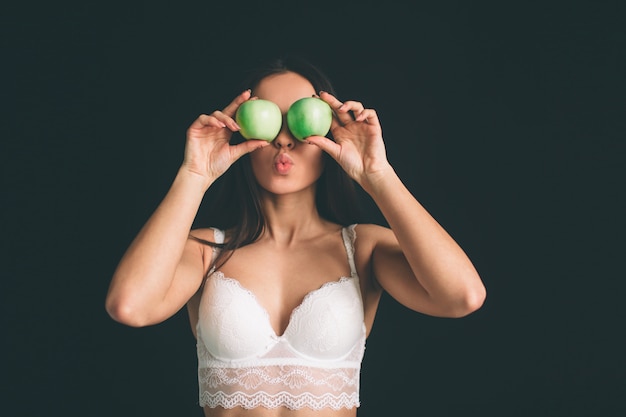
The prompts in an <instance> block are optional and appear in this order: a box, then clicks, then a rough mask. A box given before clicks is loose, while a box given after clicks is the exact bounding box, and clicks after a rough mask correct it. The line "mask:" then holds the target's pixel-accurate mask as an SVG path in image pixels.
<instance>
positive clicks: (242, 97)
mask: <svg viewBox="0 0 626 417" xmlns="http://www.w3.org/2000/svg"><path fill="white" fill-rule="evenodd" d="M251 94H252V90H250V89H248V90H245V91H244V92H242V93H241V94H239V95H238V96H237V97H235V99H234V100H233V101H231V102H230V104H229V105H228V106H226V107H224V110H222V113H224V114H225V115H226V116H228V117H230V118H233V117H235V113H236V112H237V109H238V108H239V106H241V104H242V103H243V102H245V101H247V100H248V99H249V98H250V95H251Z"/></svg>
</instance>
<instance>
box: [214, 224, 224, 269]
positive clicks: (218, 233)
mask: <svg viewBox="0 0 626 417" xmlns="http://www.w3.org/2000/svg"><path fill="white" fill-rule="evenodd" d="M211 229H213V240H214V241H215V243H218V244H221V243H224V231H223V230H221V229H217V228H215V227H212V228H211ZM219 253H220V248H217V247H213V254H212V257H213V258H212V259H211V261H212V262H215V259H216V258H217V255H218V254H219Z"/></svg>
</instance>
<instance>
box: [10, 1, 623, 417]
mask: <svg viewBox="0 0 626 417" xmlns="http://www.w3.org/2000/svg"><path fill="white" fill-rule="evenodd" d="M227 3H228V4H217V3H216V2H212V1H203V2H158V1H157V2H128V3H126V4H123V3H120V4H114V3H111V2H90V1H82V2H78V1H66V2H41V1H40V2H21V3H19V4H14V5H9V4H7V5H4V6H1V7H2V13H1V15H0V19H2V21H1V25H0V26H1V29H0V30H1V31H2V39H1V42H2V49H3V52H2V65H1V71H2V73H3V76H2V92H1V96H2V106H3V112H2V113H3V117H2V119H3V121H2V127H1V128H2V131H1V140H0V142H1V144H2V145H1V146H2V149H1V154H0V155H1V158H2V208H3V216H2V245H3V246H2V257H3V260H2V268H1V269H0V270H1V271H2V279H1V280H0V302H1V304H0V305H1V308H2V311H1V314H0V317H1V319H2V332H1V333H2V339H1V340H2V346H3V352H4V353H3V354H2V357H3V363H4V364H3V366H2V371H1V372H0V375H2V377H1V378H2V381H1V383H2V386H1V387H0V397H1V399H2V400H1V401H0V407H1V408H2V410H6V411H0V413H1V414H3V415H7V416H9V415H10V416H13V415H15V416H41V415H46V416H80V415H89V416H113V415H115V416H200V415H201V409H200V408H199V407H198V405H197V381H196V368H195V367H196V358H195V341H194V339H193V336H192V334H191V331H190V329H189V325H188V320H187V317H186V315H185V312H184V311H181V312H180V313H179V314H177V315H176V316H174V317H173V318H172V319H170V320H168V321H166V322H165V323H162V324H160V325H157V326H152V327H149V328H143V329H132V328H128V327H125V326H122V325H120V324H118V323H115V322H114V321H112V320H111V319H110V318H109V317H108V316H107V314H106V312H105V310H104V297H105V293H106V290H107V287H108V283H109V279H110V277H111V274H112V272H113V270H114V268H115V265H116V263H117V261H118V260H119V258H120V256H121V255H122V253H123V251H124V250H125V248H126V246H127V245H128V244H129V242H130V240H131V239H132V237H133V236H134V235H135V234H136V233H137V231H138V229H139V228H140V227H141V225H142V224H143V222H144V221H145V220H146V219H147V217H148V216H149V215H150V213H151V212H152V210H153V209H154V208H155V207H156V205H157V204H158V202H159V201H160V199H161V198H162V197H163V195H164V193H165V192H166V190H167V188H168V187H169V185H170V181H171V180H172V179H173V177H174V174H175V172H176V169H177V167H178V165H179V164H180V162H181V160H182V150H183V146H184V135H185V130H186V128H187V126H188V125H189V124H190V123H191V122H192V121H193V120H194V119H195V117H196V116H197V115H198V114H200V113H205V112H206V113H208V112H211V111H213V110H214V109H217V108H221V107H223V106H224V105H225V104H227V103H228V102H229V101H230V100H231V99H232V98H233V97H234V96H235V95H236V94H237V93H238V91H235V86H236V85H237V83H238V82H239V80H240V79H241V71H242V70H243V69H245V68H246V66H247V65H249V63H250V62H252V61H254V60H255V59H256V58H260V57H266V56H274V55H278V54H282V53H284V52H298V53H302V54H305V55H308V56H309V57H310V58H311V59H313V60H315V61H317V62H319V63H320V65H321V67H322V68H323V69H325V70H326V72H327V73H328V74H329V75H330V77H331V78H332V79H333V80H334V83H335V85H336V87H337V90H338V95H339V96H340V98H342V99H348V98H349V99H357V100H360V101H362V102H363V103H364V104H365V105H366V107H373V108H375V109H376V110H377V111H378V113H379V116H380V119H381V122H382V124H383V134H384V137H385V140H386V144H387V150H388V157H389V159H390V161H391V162H392V164H393V165H394V167H395V168H396V170H397V171H398V173H399V174H400V175H401V177H402V178H403V179H404V181H405V183H406V185H407V186H408V187H409V188H410V189H411V191H412V192H413V193H414V194H415V195H416V196H417V198H418V199H419V200H420V201H421V202H422V203H423V204H424V205H425V206H426V208H427V209H428V210H429V211H430V212H431V213H432V214H433V215H434V216H435V218H437V219H438V220H439V221H440V222H441V223H442V224H443V225H444V227H446V228H447V230H448V231H449V232H450V233H451V234H452V235H453V236H454V237H455V238H456V239H457V240H458V241H459V243H460V244H461V245H462V246H463V247H464V249H465V250H466V251H467V253H468V254H469V256H470V257H471V258H472V260H473V261H474V263H475V265H476V267H477V269H478V270H479V272H480V273H481V275H482V278H483V280H484V282H485V284H486V287H487V290H488V298H487V300H486V302H485V305H484V306H483V308H482V309H481V310H479V311H477V312H476V313H474V314H472V315H470V316H468V317H466V318H463V319H455V320H451V319H438V318H432V317H426V316H423V315H420V314H418V313H414V312H410V311H408V310H407V309H405V308H403V307H401V306H399V305H398V304H396V303H395V302H393V301H392V300H390V299H388V298H386V297H385V298H384V299H383V302H382V304H381V307H380V310H379V315H378V317H377V320H376V323H375V325H374V329H373V332H372V335H371V336H370V338H369V340H368V345H367V350H366V356H365V361H364V364H363V372H362V388H361V396H362V407H361V409H360V410H359V416H360V417H365V416H392V415H406V416H460V415H464V416H623V415H626V404H625V401H626V399H625V397H624V394H625V393H626V365H625V360H624V352H625V350H626V349H625V347H626V343H625V337H624V319H625V318H626V317H625V314H624V312H625V309H624V302H623V299H624V289H625V286H624V279H625V278H626V273H625V272H624V268H623V260H624V250H625V249H626V247H625V245H624V244H623V234H624V220H623V216H624V209H625V208H626V207H625V206H626V205H625V204H624V203H625V198H624V179H625V177H624V169H623V166H624V157H625V156H626V154H625V151H624V139H625V133H626V126H625V120H626V117H625V116H626V112H625V111H626V105H625V100H624V94H625V92H626V91H625V89H624V76H625V74H626V58H625V56H626V55H625V51H626V32H625V28H624V22H625V21H626V19H625V17H626V14H625V13H624V12H625V10H624V6H622V4H621V3H619V2H614V3H610V2H602V1H596V2H592V1H571V2H554V1H528V2H502V1H500V2H497V1H475V2H466V1H437V2H416V3H412V2H402V3H400V2H398V4H395V3H393V2H389V1H387V2H367V1H361V2H339V1H337V2H330V3H324V2H317V1H310V2H295V1H291V2H289V1H284V2H273V3H272V2H261V1H258V2H251V3H248V4H246V3H241V2H236V1H233V2H227ZM363 203H364V204H365V205H366V206H367V208H368V212H369V213H370V214H371V216H372V218H373V219H374V220H375V221H379V220H380V219H378V218H377V213H376V211H375V210H374V208H373V207H371V205H369V203H368V201H367V200H365V199H364V202H363ZM9 410H10V411H9Z"/></svg>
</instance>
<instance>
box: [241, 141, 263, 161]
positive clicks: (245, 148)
mask: <svg viewBox="0 0 626 417" xmlns="http://www.w3.org/2000/svg"><path fill="white" fill-rule="evenodd" d="M269 144H270V143H269V142H268V141H265V140H259V139H250V140H246V141H243V142H241V143H238V144H237V145H232V146H231V154H232V156H233V161H236V160H238V159H239V158H241V157H242V156H244V155H245V154H247V153H250V152H253V151H256V150H257V149H261V148H265V147H266V146H269Z"/></svg>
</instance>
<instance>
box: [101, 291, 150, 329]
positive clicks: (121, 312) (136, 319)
mask: <svg viewBox="0 0 626 417" xmlns="http://www.w3.org/2000/svg"><path fill="white" fill-rule="evenodd" d="M105 310H106V312H107V313H108V315H109V316H110V317H111V318H112V319H113V320H115V321H116V322H118V323H121V324H124V325H126V326H130V327H145V326H148V325H149V324H150V323H149V322H148V320H146V319H145V317H143V315H142V314H141V313H140V312H139V311H138V309H136V308H134V307H133V306H132V304H131V303H129V302H123V301H121V300H114V299H111V298H110V297H108V298H107V300H106V302H105Z"/></svg>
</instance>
